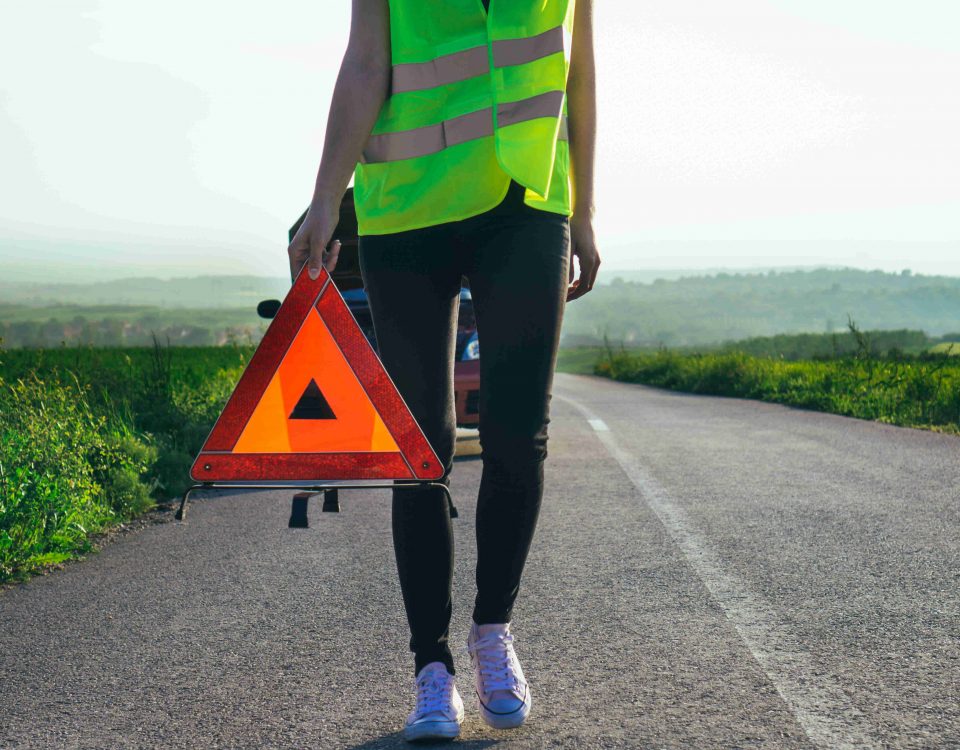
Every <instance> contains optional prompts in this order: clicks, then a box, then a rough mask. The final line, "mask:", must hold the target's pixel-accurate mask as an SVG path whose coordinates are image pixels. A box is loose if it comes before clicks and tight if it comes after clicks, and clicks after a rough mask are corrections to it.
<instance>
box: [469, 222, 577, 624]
mask: <svg viewBox="0 0 960 750" xmlns="http://www.w3.org/2000/svg"><path fill="white" fill-rule="evenodd" d="M475 233H476V236H477V240H476V242H475V244H474V245H473V246H472V248H471V253H470V265H469V267H468V275H469V278H470V289H471V292H472V295H473V304H474V309H475V311H476V315H477V326H478V331H479V337H480V368H481V374H480V442H481V446H482V451H483V456H482V457H483V474H482V478H481V482H480V494H479V497H478V503H477V525H476V531H477V598H476V602H475V606H474V612H473V618H474V621H475V622H476V623H478V624H480V625H483V624H488V623H505V622H509V621H510V618H511V614H512V610H513V604H514V601H515V599H516V597H517V592H518V590H519V586H520V577H521V574H522V572H523V568H524V565H525V563H526V559H527V553H528V551H529V549H530V543H531V541H532V539H533V534H534V530H535V527H536V523H537V518H538V515H539V511H540V502H541V499H542V496H543V476H544V475H543V464H544V461H545V459H546V457H547V437H548V435H547V425H548V423H549V422H550V417H549V409H550V399H551V395H550V390H551V387H552V384H553V372H554V368H555V366H556V358H557V346H558V344H559V340H560V326H561V322H562V318H563V312H564V308H565V302H566V293H567V286H568V281H567V279H568V275H567V274H568V268H569V263H570V228H569V221H568V220H567V219H566V218H565V217H563V216H561V215H559V214H551V213H547V212H544V211H539V210H538V209H533V208H529V207H526V208H525V209H523V208H521V209H520V210H519V211H514V213H512V214H510V215H495V214H492V215H489V216H488V217H485V222H484V225H483V226H482V227H480V228H478V229H477V230H476V232H475Z"/></svg>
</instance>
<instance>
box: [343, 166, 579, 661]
mask: <svg viewBox="0 0 960 750" xmlns="http://www.w3.org/2000/svg"><path fill="white" fill-rule="evenodd" d="M523 190H524V189H523V187H522V186H520V185H518V184H517V183H515V182H514V183H512V184H511V187H510V191H509V192H508V194H507V197H506V199H505V200H504V201H503V202H502V203H501V204H500V205H499V206H497V207H496V208H494V209H492V210H490V211H487V212H486V213H484V214H481V215H479V216H473V217H470V218H468V219H464V220H461V221H456V222H449V223H445V224H439V225H435V226H432V227H425V228H422V229H414V230H410V231H405V232H397V233H393V234H387V235H366V236H363V237H361V238H360V245H359V257H360V267H361V271H362V274H363V279H364V285H365V287H366V290H367V296H368V298H369V301H370V312H371V315H372V317H373V324H374V331H375V334H376V338H377V343H378V346H379V350H380V357H381V359H382V360H383V363H384V366H385V367H386V369H387V372H388V373H389V374H390V376H391V378H393V381H394V382H395V383H396V385H397V388H398V390H399V391H400V393H401V395H402V396H403V398H404V400H405V401H406V402H407V405H408V406H409V407H410V410H411V411H412V412H413V415H414V417H415V418H416V419H417V421H418V422H419V424H420V426H421V428H422V429H423V431H424V433H425V434H426V436H427V439H428V440H429V441H430V443H431V445H432V446H433V447H434V449H435V450H436V452H437V455H438V457H439V458H440V461H441V462H442V463H443V465H444V467H445V473H444V477H443V479H442V480H440V481H443V482H444V483H445V484H446V485H447V486H448V487H449V485H450V472H451V470H452V468H453V454H454V448H455V444H456V410H455V405H454V391H453V358H454V354H455V352H454V349H455V346H456V336H457V312H458V309H459V300H460V287H461V277H462V276H464V275H465V276H467V278H468V279H469V280H470V291H471V293H472V296H473V306H474V311H475V314H476V319H477V329H478V335H479V340H480V381H481V387H480V402H479V416H480V425H479V430H480V445H481V448H482V460H483V474H482V478H481V480H480V493H479V497H478V499H477V519H476V528H477V598H476V603H475V606H474V611H473V619H474V621H475V622H477V623H478V624H484V623H502V622H509V621H510V616H511V612H512V609H513V603H514V601H515V599H516V597H517V591H518V589H519V586H520V577H521V574H522V573H523V567H524V564H525V562H526V559H527V552H528V551H529V549H530V542H531V540H532V539H533V533H534V529H535V527H536V523H537V517H538V515H539V511H540V502H541V498H542V496H543V463H544V460H545V459H546V457H547V425H548V423H549V421H550V417H549V409H550V398H551V396H550V391H551V387H552V383H553V372H554V367H555V365H556V357H557V345H558V343H559V339H560V325H561V321H562V318H563V311H564V307H565V301H566V293H567V285H568V282H567V279H568V276H567V273H568V267H569V263H570V228H569V227H570V225H569V220H568V219H567V218H566V217H565V216H562V215H561V214H556V213H551V212H547V211H541V210H539V209H535V208H531V207H529V206H527V205H525V204H524V203H523ZM393 541H394V550H395V553H396V559H397V569H398V572H399V574H400V587H401V590H402V592H403V601H404V606H405V608H406V612H407V620H408V622H409V624H410V631H411V639H410V649H411V650H412V651H413V652H414V654H415V664H414V671H415V672H419V670H420V669H421V668H422V667H423V666H424V665H425V664H428V663H430V662H432V661H442V662H444V663H446V665H447V669H448V670H449V671H450V672H451V673H453V672H454V665H453V656H452V654H451V652H450V648H449V645H448V636H449V625H450V614H451V584H452V572H453V555H454V549H453V529H452V524H451V520H450V516H449V512H448V508H447V501H446V497H445V495H444V494H443V492H442V490H440V489H439V488H426V489H422V488H411V487H407V488H403V489H400V488H396V489H394V490H393Z"/></svg>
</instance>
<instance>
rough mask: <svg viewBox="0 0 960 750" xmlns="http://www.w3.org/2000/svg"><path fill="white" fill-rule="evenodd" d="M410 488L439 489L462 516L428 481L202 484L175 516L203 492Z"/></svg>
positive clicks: (181, 516)
mask: <svg viewBox="0 0 960 750" xmlns="http://www.w3.org/2000/svg"><path fill="white" fill-rule="evenodd" d="M398 487H399V488H403V487H410V488H414V487H416V488H425V487H439V488H440V489H441V490H443V493H444V494H445V495H446V496H447V505H448V506H449V508H450V517H451V518H457V517H458V516H459V515H460V514H459V513H458V512H457V506H455V505H454V504H453V496H452V495H451V494H450V488H449V487H447V485H446V484H444V483H443V482H431V481H428V480H413V481H405V480H404V481H399V482H387V483H382V482H381V483H379V484H372V483H369V482H368V483H364V484H352V483H344V482H337V483H335V484H324V483H315V484H268V483H264V482H256V483H241V482H203V483H202V484H194V485H192V486H190V487H188V488H187V489H186V491H185V492H184V493H183V497H181V499H180V507H179V508H178V509H177V512H176V515H175V516H174V517H175V518H176V519H177V520H178V521H182V520H184V519H185V518H186V517H187V500H188V499H189V498H190V495H191V494H192V493H194V492H200V491H203V490H244V489H246V490H250V489H253V490H300V491H301V492H307V493H312V494H318V493H320V492H324V493H326V492H335V491H336V490H371V489H390V490H394V489H397V488H398Z"/></svg>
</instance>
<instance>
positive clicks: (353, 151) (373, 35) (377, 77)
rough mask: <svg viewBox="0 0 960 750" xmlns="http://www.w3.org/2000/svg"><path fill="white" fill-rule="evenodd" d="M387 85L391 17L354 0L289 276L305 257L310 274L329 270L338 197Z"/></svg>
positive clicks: (379, 4) (376, 3)
mask: <svg viewBox="0 0 960 750" xmlns="http://www.w3.org/2000/svg"><path fill="white" fill-rule="evenodd" d="M389 86H390V16H389V10H388V6H387V0H353V11H352V18H351V21H350V40H349V42H348V43H347V51H346V53H345V54H344V56H343V61H342V62H341V63H340V73H339V75H338V76H337V83H336V86H335V87H334V90H333V98H332V100H331V102H330V114H329V116H328V118H327V132H326V137H325V140H324V144H323V155H322V156H321V158H320V168H319V170H318V172H317V183H316V188H315V190H314V194H313V200H312V201H311V203H310V211H309V212H308V214H307V218H306V219H305V220H304V222H303V224H302V225H301V226H300V229H299V231H298V232H297V234H296V236H295V237H294V238H293V241H292V242H291V243H290V246H289V247H288V248H287V254H288V255H289V257H290V275H291V278H293V279H296V277H297V274H299V272H300V269H301V268H302V267H303V264H304V262H307V263H308V273H309V274H310V278H311V279H315V278H317V276H319V275H320V266H321V263H322V264H323V265H325V266H326V268H327V271H330V272H332V271H333V269H334V268H335V267H336V265H337V257H338V255H339V253H340V243H339V242H334V243H333V246H332V247H331V248H330V249H329V252H328V253H326V257H324V254H325V253H324V251H325V250H327V245H328V244H329V243H330V237H331V235H332V234H333V230H334V229H336V226H337V221H338V220H339V217H340V202H341V200H343V194H344V193H345V192H346V190H347V185H348V184H349V182H350V177H351V175H352V174H353V171H354V169H355V168H356V165H357V162H358V161H359V160H360V156H361V154H362V153H363V147H364V146H365V145H366V143H367V139H368V138H369V136H370V131H371V130H372V129H373V126H374V123H376V121H377V117H378V115H379V114H380V108H381V107H382V105H383V102H384V100H385V99H386V96H387V90H388V88H389Z"/></svg>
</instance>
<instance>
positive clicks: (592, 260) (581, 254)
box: [567, 245, 600, 302]
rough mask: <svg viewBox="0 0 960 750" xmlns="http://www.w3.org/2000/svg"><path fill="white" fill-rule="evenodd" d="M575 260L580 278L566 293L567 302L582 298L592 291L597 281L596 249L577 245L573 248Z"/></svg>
mask: <svg viewBox="0 0 960 750" xmlns="http://www.w3.org/2000/svg"><path fill="white" fill-rule="evenodd" d="M575 252H576V255H577V258H579V260H580V278H578V279H577V280H576V281H574V282H573V284H572V285H571V287H570V290H569V291H568V292H567V302H570V301H571V300H575V299H577V298H579V297H582V296H583V295H584V294H586V293H587V292H589V291H590V290H591V289H593V285H594V283H595V282H596V280H597V271H598V270H599V268H600V254H599V253H598V252H597V249H596V247H594V246H592V245H586V246H583V245H578V246H577V247H576V248H575Z"/></svg>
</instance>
